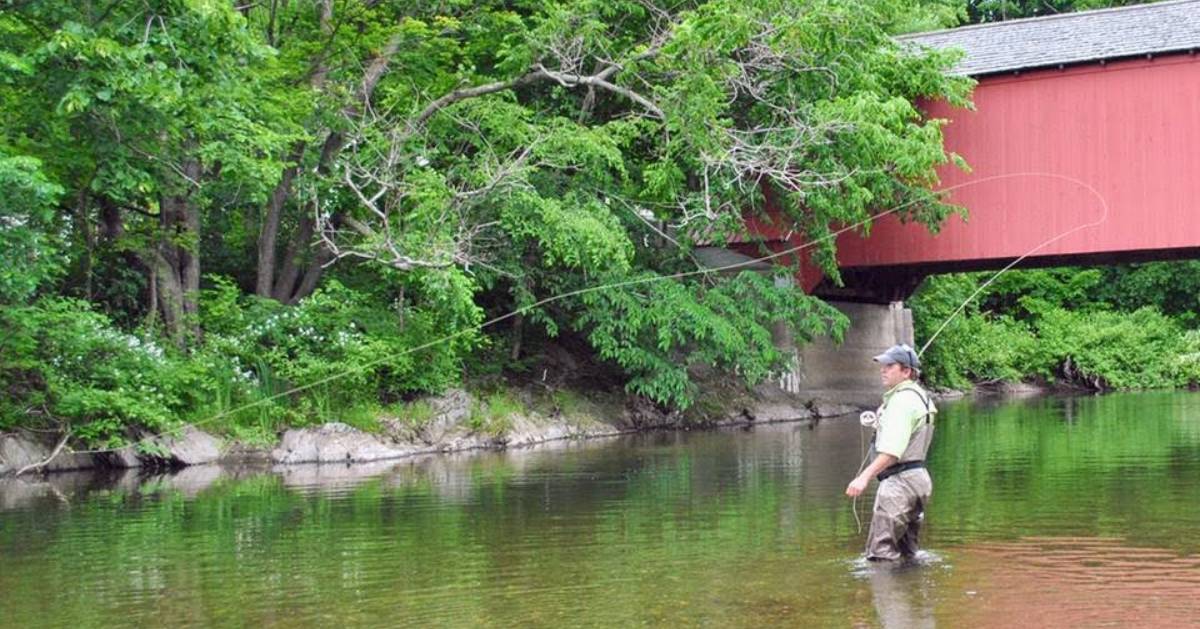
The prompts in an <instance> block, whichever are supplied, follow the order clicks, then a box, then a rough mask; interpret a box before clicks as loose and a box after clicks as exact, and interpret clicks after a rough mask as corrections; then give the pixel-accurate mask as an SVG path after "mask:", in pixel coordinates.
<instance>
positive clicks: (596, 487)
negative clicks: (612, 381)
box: [0, 392, 1200, 628]
mask: <svg viewBox="0 0 1200 629" xmlns="http://www.w3.org/2000/svg"><path fill="white" fill-rule="evenodd" d="M862 447H863V444H862V433H861V432H860V429H859V427H858V424H857V420H856V419H853V418H851V419H846V418H842V419H833V420H824V421H822V422H820V423H818V424H816V425H809V424H779V425H773V426H759V427H756V428H754V429H753V430H727V431H717V432H691V433H660V434H651V435H639V436H632V437H623V438H617V439H611V440H605V441H596V442H586V443H577V444H567V445H560V446H558V447H543V448H539V449H530V450H514V451H509V452H502V453H479V454H472V455H456V456H445V457H429V458H424V459H420V460H409V461H403V462H400V463H398V464H395V463H393V464H387V465H380V466H376V467H352V468H346V467H340V466H324V467H295V468H291V469H289V470H284V471H279V472H269V471H262V470H257V471H241V472H230V471H225V472H219V471H218V470H215V469H204V468H193V469H189V470H185V471H184V472H183V473H182V474H179V475H175V476H158V477H138V475H137V474H136V473H127V474H123V475H119V476H98V475H94V474H88V475H82V474H81V475H59V476H56V477H53V478H52V479H51V482H49V483H45V482H31V481H20V482H11V481H10V482H7V483H5V484H3V485H0V626H4V627H33V626H62V627H67V626H70V627H100V626H163V625H166V626H255V627H257V626H277V627H291V626H302V627H303V626H311V627H318V626H322V627H323V626H331V625H335V626H347V627H350V626H421V627H424V626H522V627H539V626H540V627H560V626H604V627H611V626H636V625H654V626H661V625H665V626H711V627H727V626H742V627H758V626H764V625H780V626H804V627H821V626H830V627H877V626H885V627H931V626H938V625H940V626H943V627H1011V626H1023V627H1025V628H1028V627H1042V626H1044V627H1050V626H1053V627H1064V626H1089V627H1090V626H1109V625H1111V626H1129V625H1136V626H1195V625H1197V624H1198V623H1200V538H1198V533H1200V505H1198V503H1197V498H1198V497H1200V394H1195V393H1182V392H1181V393H1141V394H1117V395H1108V396H1103V397H1075V398H1034V399H1026V400H1015V401H1014V400H997V401H990V402H989V401H979V400H975V401H960V402H953V403H946V404H944V405H943V412H942V413H941V416H940V418H939V428H938V433H937V436H936V438H935V442H934V447H933V452H932V454H931V457H930V468H931V473H932V475H933V478H934V497H933V503H932V504H931V505H930V508H929V511H928V513H927V525H926V528H925V531H924V535H923V542H924V546H925V547H926V548H927V549H928V552H929V556H928V557H926V559H925V562H924V563H923V564H922V565H919V566H915V567H910V568H907V569H903V570H879V569H875V568H873V567H871V566H868V565H866V564H864V563H863V562H862V561H860V560H858V554H859V553H860V551H861V545H862V543H863V540H864V537H865V530H864V531H860V530H859V528H858V525H857V523H856V519H855V512H854V507H855V506H857V509H858V512H859V515H860V517H861V518H862V519H863V520H864V523H865V521H866V520H867V519H868V518H869V500H866V501H864V500H862V499H860V500H859V502H858V503H857V504H855V503H852V502H851V501H850V500H849V499H847V498H846V497H845V496H844V495H843V491H844V489H845V486H846V483H847V482H848V481H849V480H850V478H851V477H852V476H853V475H854V473H855V470H856V469H857V468H858V465H859V461H860V460H861V453H862ZM873 490H874V488H873V487H872V490H871V491H873ZM869 498H870V496H868V499H869Z"/></svg>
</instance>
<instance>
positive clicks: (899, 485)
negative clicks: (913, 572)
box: [867, 384, 937, 560]
mask: <svg viewBox="0 0 1200 629" xmlns="http://www.w3.org/2000/svg"><path fill="white" fill-rule="evenodd" d="M907 391H911V392H912V393H913V394H914V395H916V396H918V397H919V398H920V399H921V403H922V404H924V406H925V413H924V414H923V415H922V416H921V418H920V419H919V420H918V423H917V426H916V427H915V428H914V429H913V432H912V435H911V436H910V437H909V440H908V446H907V447H905V449H904V453H903V454H902V455H901V457H900V460H899V461H898V462H897V463H895V464H894V465H892V466H890V467H888V468H885V469H884V470H883V471H882V472H880V473H879V474H878V475H877V476H876V478H877V479H878V480H879V489H878V491H877V492H876V493H875V509H874V513H873V514H872V516H871V531H870V532H869V533H868V534H867V558H868V559H872V560H897V559H903V558H906V557H912V556H913V555H915V554H916V553H917V550H918V548H919V546H918V540H917V538H918V535H919V534H920V530H921V521H922V520H923V518H924V512H925V505H926V504H928V502H929V497H930V496H931V495H932V494H933V481H932V480H931V479H930V478H929V472H928V471H926V470H925V469H924V467H925V456H926V454H928V452H929V445H930V443H931V442H932V441H933V415H934V413H936V412H937V410H936V409H935V408H934V407H933V405H932V404H931V403H930V401H929V397H928V395H927V394H925V393H924V392H923V391H922V390H921V389H920V387H918V386H917V385H916V384H912V385H908V386H905V387H903V388H901V389H900V390H898V391H896V392H895V393H893V394H892V395H891V396H889V397H888V401H891V399H892V398H893V397H895V396H897V395H906V392H907ZM885 407H886V403H885ZM871 449H872V450H874V449H875V444H874V440H872V443H871ZM904 472H908V473H904Z"/></svg>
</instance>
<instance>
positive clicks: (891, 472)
mask: <svg viewBox="0 0 1200 629" xmlns="http://www.w3.org/2000/svg"><path fill="white" fill-rule="evenodd" d="M918 467H925V461H905V462H903V463H897V464H895V465H891V466H888V467H885V468H884V469H883V471H882V472H880V473H879V475H878V476H876V477H875V479H876V480H878V481H879V482H883V479H885V478H888V477H890V476H895V475H896V474H899V473H900V472H907V471H908V470H915V469H917V468H918Z"/></svg>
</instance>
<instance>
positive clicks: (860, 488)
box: [846, 474, 871, 498]
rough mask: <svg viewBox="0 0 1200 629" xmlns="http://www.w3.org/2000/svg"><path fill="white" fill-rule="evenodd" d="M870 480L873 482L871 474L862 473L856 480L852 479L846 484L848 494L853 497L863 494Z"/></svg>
mask: <svg viewBox="0 0 1200 629" xmlns="http://www.w3.org/2000/svg"><path fill="white" fill-rule="evenodd" d="M869 482H871V477H870V476H865V475H861V474H860V475H859V476H857V477H856V478H855V479H854V480H852V481H850V484H849V485H846V495H847V496H850V497H851V498H857V497H858V496H861V495H862V493H863V492H864V491H866V490H867V483H869Z"/></svg>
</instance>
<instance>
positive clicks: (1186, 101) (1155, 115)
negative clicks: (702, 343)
mask: <svg viewBox="0 0 1200 629" xmlns="http://www.w3.org/2000/svg"><path fill="white" fill-rule="evenodd" d="M902 39H903V40H904V41H906V42H909V43H910V44H912V45H915V46H930V47H935V48H945V47H956V48H961V49H963V50H965V51H966V56H965V57H964V59H963V60H962V61H961V62H960V63H959V65H958V67H957V68H956V69H955V71H956V72H958V73H961V74H965V75H970V76H973V77H975V78H976V79H977V80H978V82H979V83H978V86H977V87H976V88H975V92H974V103H975V110H974V111H967V110H961V109H954V108H951V107H949V106H947V105H945V104H944V103H930V104H928V105H927V106H926V110H927V111H928V113H929V115H931V116H935V117H938V118H945V119H948V120H949V121H950V122H949V124H948V125H947V126H946V127H945V129H944V132H945V140H946V147H947V149H948V150H950V151H953V152H955V153H958V154H959V155H962V156H963V157H964V158H965V159H966V161H967V162H968V163H969V164H970V166H971V168H972V170H971V172H970V173H964V172H962V171H959V170H957V169H955V168H952V167H947V168H945V169H944V170H943V171H942V172H941V173H940V175H941V178H942V184H943V187H944V188H947V189H953V190H952V192H950V193H949V194H950V196H949V200H950V201H951V202H952V203H955V204H957V205H960V206H963V207H965V208H967V210H968V217H967V219H966V220H963V219H961V218H959V217H957V216H954V217H951V218H950V219H948V220H947V222H946V223H945V224H944V225H943V227H942V229H941V231H940V232H939V233H938V234H936V235H935V234H931V233H930V232H929V231H928V230H927V229H926V228H925V227H923V226H921V225H918V224H911V223H910V224H901V223H900V222H899V221H898V220H895V219H894V218H891V217H887V218H883V219H881V220H879V221H877V222H876V224H875V225H874V226H873V228H872V229H871V235H870V237H869V238H864V237H862V236H860V235H858V234H854V233H847V234H844V235H843V236H841V237H840V238H839V240H838V242H837V247H838V261H839V265H840V267H841V271H842V276H843V280H844V282H845V285H844V286H835V285H834V284H833V283H832V282H830V281H829V280H828V279H825V278H823V277H822V275H821V273H820V271H819V270H817V269H816V268H814V267H811V266H804V267H802V270H801V273H800V277H799V280H800V282H801V283H802V284H803V285H804V288H805V289H806V290H808V291H809V292H811V293H815V294H818V295H821V296H823V297H825V298H827V299H831V300H834V303H835V304H837V305H838V306H839V307H840V308H841V309H842V310H843V311H845V312H846V313H847V314H848V315H849V316H850V319H851V328H850V330H849V332H848V334H847V338H846V341H845V342H844V343H843V344H842V345H841V346H838V347H835V346H833V345H832V344H830V343H828V342H817V343H814V344H810V345H808V346H805V347H804V348H802V349H801V351H800V353H799V364H798V368H797V370H796V372H795V373H793V374H786V375H785V376H784V378H783V379H782V380H781V384H783V385H784V386H785V388H788V389H791V390H793V391H797V390H802V391H803V392H805V393H806V394H810V395H812V394H815V395H825V396H828V397H834V398H841V399H848V400H854V401H866V400H869V399H872V398H875V397H877V389H878V377H877V375H876V373H875V370H874V369H872V367H871V363H870V356H871V355H873V354H874V353H877V352H878V351H879V349H881V348H882V347H886V346H887V345H890V344H892V343H895V342H899V341H905V342H909V343H912V342H913V338H912V323H911V321H912V319H911V315H910V314H909V313H908V312H907V311H906V310H905V309H904V308H903V306H902V304H900V303H898V302H901V301H903V300H904V299H906V298H907V297H908V296H909V295H911V293H912V291H913V290H915V289H916V287H917V286H918V285H919V284H920V282H921V280H922V279H923V278H925V277H926V276H928V275H930V274H935V273H947V272H958V271H972V270H983V269H999V268H1002V267H1004V266H1006V265H1007V264H1009V263H1010V262H1012V261H1013V260H1014V259H1016V258H1018V257H1021V256H1024V255H1026V254H1030V255H1029V257H1028V258H1026V259H1025V260H1024V261H1022V263H1021V266H1051V265H1076V264H1107V263H1119V262H1137V261H1148V260H1168V259H1178V258H1200V55H1197V54H1196V53H1197V50H1200V0H1176V1H1174V2H1160V3H1156V4H1151V5H1142V6H1134V7H1125V8H1118V9H1106V10H1101V11H1089V12H1081V13H1074V14H1067V15H1060V16H1052V17H1044V18H1034V19H1027V20H1014V21H1011V22H1002V23H997V24H986V25H979V26H971V27H966V28H958V29H951V30H946V31H939V32H933V33H923V34H919V35H911V36H907V37H904V38H902ZM880 209H881V210H883V209H886V208H880ZM1089 225H1090V226H1089ZM1077 228H1078V229H1077ZM1072 230H1075V231H1073V232H1072ZM1068 232H1071V233H1069V234H1068V235H1066V236H1063V237H1061V238H1058V239H1057V240H1054V239H1055V238H1056V237H1058V236H1062V235H1063V234H1066V233H1068ZM763 235H764V236H768V238H770V237H771V236H769V234H768V233H767V232H763ZM774 238H775V239H776V240H775V241H774V242H771V243H769V244H770V245H771V246H772V247H773V248H776V249H777V250H778V249H782V248H786V247H791V246H796V245H800V244H802V243H803V240H804V236H803V235H802V234H795V235H792V236H791V237H790V238H788V239H787V240H786V241H784V240H780V238H781V236H780V235H779V234H778V233H777V232H776V234H775V235H774ZM1051 240H1054V241H1053V242H1050V243H1049V244H1045V243H1047V241H1051ZM1043 244H1045V246H1044V247H1041V248H1039V245H1043ZM1031 252H1032V253H1031ZM745 253H750V250H749V249H748V250H747V251H746V252H745ZM752 255H753V254H752ZM873 304H889V305H888V306H878V305H873Z"/></svg>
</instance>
